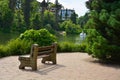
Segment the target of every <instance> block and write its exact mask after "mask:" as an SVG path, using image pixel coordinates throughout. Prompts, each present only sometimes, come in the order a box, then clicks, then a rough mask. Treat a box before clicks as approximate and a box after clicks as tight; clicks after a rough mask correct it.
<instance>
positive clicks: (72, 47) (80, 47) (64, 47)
mask: <svg viewBox="0 0 120 80" xmlns="http://www.w3.org/2000/svg"><path fill="white" fill-rule="evenodd" d="M85 50H86V44H84V43H82V44H75V43H70V42H60V43H58V52H85Z"/></svg>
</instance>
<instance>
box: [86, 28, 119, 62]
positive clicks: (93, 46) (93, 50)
mask: <svg viewBox="0 0 120 80" xmlns="http://www.w3.org/2000/svg"><path fill="white" fill-rule="evenodd" d="M88 34H89V35H88V37H87V43H88V45H87V51H88V53H89V54H90V55H92V56H93V57H96V58H99V59H101V60H105V61H120V53H119V50H120V47H119V46H116V45H112V44H110V43H109V42H108V41H107V40H106V39H105V38H103V37H102V36H100V34H99V33H98V32H97V31H96V30H94V29H93V30H92V29H91V30H89V31H88Z"/></svg>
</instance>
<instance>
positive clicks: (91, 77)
mask: <svg viewBox="0 0 120 80" xmlns="http://www.w3.org/2000/svg"><path fill="white" fill-rule="evenodd" d="M40 61H41V59H38V65H37V66H38V70H37V71H31V69H29V68H28V69H27V70H19V69H18V66H19V64H20V63H19V61H18V56H11V57H6V58H2V59H0V80H120V65H115V64H102V63H99V62H98V61H96V60H95V59H93V58H91V57H90V56H89V55H87V54H86V53H58V54H57V63H58V64H57V65H50V64H48V65H46V64H42V63H41V62H40Z"/></svg>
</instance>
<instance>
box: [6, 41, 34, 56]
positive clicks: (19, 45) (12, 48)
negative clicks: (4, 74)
mask: <svg viewBox="0 0 120 80" xmlns="http://www.w3.org/2000/svg"><path fill="white" fill-rule="evenodd" d="M31 44H32V42H30V41H27V40H20V39H15V40H10V41H9V42H8V44H7V45H6V46H7V48H8V50H7V51H8V53H9V54H10V55H21V54H27V53H29V51H30V47H31Z"/></svg>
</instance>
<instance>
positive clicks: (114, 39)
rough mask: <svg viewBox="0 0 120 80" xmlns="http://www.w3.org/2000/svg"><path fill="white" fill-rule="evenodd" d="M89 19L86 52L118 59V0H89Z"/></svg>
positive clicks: (119, 28) (119, 3) (109, 58)
mask: <svg viewBox="0 0 120 80" xmlns="http://www.w3.org/2000/svg"><path fill="white" fill-rule="evenodd" d="M87 6H88V7H89V9H90V19H89V20H88V22H87V24H86V28H90V29H92V30H88V38H87V39H88V40H87V42H88V46H87V47H88V48H87V50H88V52H89V54H91V55H92V56H94V57H96V58H99V59H102V60H111V61H120V52H119V50H120V36H119V35H118V34H120V15H119V12H120V1H119V0H89V1H87Z"/></svg>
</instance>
